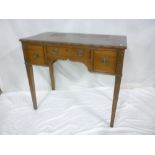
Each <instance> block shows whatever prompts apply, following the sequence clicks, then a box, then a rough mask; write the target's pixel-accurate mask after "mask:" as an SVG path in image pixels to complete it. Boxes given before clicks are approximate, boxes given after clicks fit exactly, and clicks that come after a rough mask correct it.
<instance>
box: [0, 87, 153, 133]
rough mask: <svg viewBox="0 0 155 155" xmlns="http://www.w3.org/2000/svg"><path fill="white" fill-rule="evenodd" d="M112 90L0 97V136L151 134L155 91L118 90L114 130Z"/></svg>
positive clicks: (23, 93)
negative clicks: (33, 98)
mask: <svg viewBox="0 0 155 155" xmlns="http://www.w3.org/2000/svg"><path fill="white" fill-rule="evenodd" d="M112 96H113V88H109V87H97V88H93V89H91V88H90V89H82V90H76V91H71V90H68V91H60V90H59V91H51V92H37V97H38V105H39V106H38V110H37V111H35V110H33V107H32V101H31V97H30V93H29V92H14V93H11V92H10V93H3V94H2V95H1V96H0V134H155V88H153V87H147V88H135V89H121V92H120V98H119V101H118V108H117V113H116V119H115V126H114V128H110V127H109V122H110V114H111V105H112Z"/></svg>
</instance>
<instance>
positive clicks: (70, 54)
mask: <svg viewBox="0 0 155 155" xmlns="http://www.w3.org/2000/svg"><path fill="white" fill-rule="evenodd" d="M89 56H90V51H89V49H86V48H76V47H72V46H69V47H56V46H47V57H48V59H50V60H51V59H70V60H79V61H80V60H86V59H89Z"/></svg>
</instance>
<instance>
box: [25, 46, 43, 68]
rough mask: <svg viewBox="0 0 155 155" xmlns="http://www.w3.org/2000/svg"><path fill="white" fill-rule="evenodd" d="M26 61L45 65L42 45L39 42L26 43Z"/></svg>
mask: <svg viewBox="0 0 155 155" xmlns="http://www.w3.org/2000/svg"><path fill="white" fill-rule="evenodd" d="M25 49H26V50H25V57H26V61H27V62H29V63H31V64H36V65H45V55H44V50H43V46H42V45H40V44H26V48H25Z"/></svg>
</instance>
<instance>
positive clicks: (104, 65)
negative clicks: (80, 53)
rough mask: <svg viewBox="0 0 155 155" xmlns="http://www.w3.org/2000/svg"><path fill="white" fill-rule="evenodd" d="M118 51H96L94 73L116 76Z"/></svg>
mask: <svg viewBox="0 0 155 155" xmlns="http://www.w3.org/2000/svg"><path fill="white" fill-rule="evenodd" d="M116 59H117V51H116V50H110V49H103V50H96V51H94V71H96V72H105V73H110V74H114V73H115V72H116Z"/></svg>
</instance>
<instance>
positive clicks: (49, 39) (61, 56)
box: [20, 32, 127, 127]
mask: <svg viewBox="0 0 155 155" xmlns="http://www.w3.org/2000/svg"><path fill="white" fill-rule="evenodd" d="M20 41H21V42H22V48H23V53H24V59H25V65H26V70H27V76H28V80H29V86H30V91H31V96H32V101H33V107H34V109H37V99H36V92H35V85H34V77H33V67H32V65H41V66H47V67H49V71H50V77H51V85H52V90H54V89H55V82H54V68H53V63H54V62H55V61H56V60H66V59H69V60H71V61H77V62H81V63H84V64H85V65H86V66H87V68H88V70H89V71H91V72H98V73H106V74H110V75H114V76H115V87H114V95H113V103H112V112H111V122H110V126H111V127H113V125H114V119H115V113H116V107H117V101H118V96H119V90H120V84H121V77H122V68H123V58H124V52H125V49H126V48H127V39H126V36H116V35H97V34H78V33H56V32H46V33H41V34H38V35H35V36H32V37H28V38H23V39H20Z"/></svg>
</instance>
